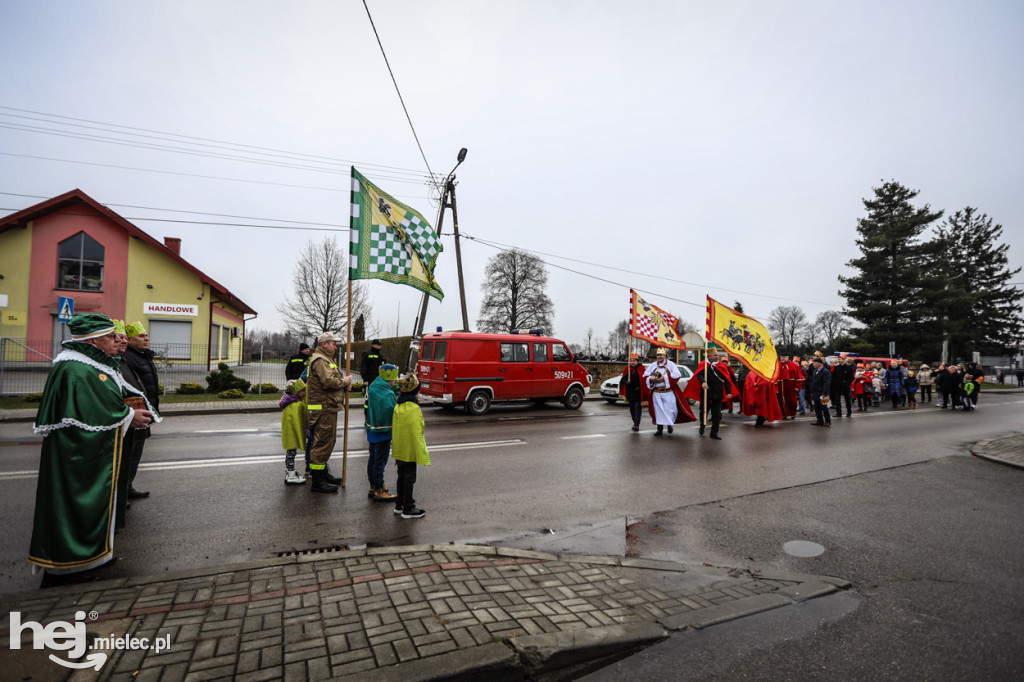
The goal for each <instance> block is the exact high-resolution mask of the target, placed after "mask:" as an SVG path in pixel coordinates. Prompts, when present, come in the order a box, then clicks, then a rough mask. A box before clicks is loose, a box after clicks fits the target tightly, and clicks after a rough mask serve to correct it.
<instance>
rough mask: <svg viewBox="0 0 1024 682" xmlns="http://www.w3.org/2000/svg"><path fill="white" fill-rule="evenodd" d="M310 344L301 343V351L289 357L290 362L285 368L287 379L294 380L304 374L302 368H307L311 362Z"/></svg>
mask: <svg viewBox="0 0 1024 682" xmlns="http://www.w3.org/2000/svg"><path fill="white" fill-rule="evenodd" d="M309 354H310V350H309V346H308V345H307V344H305V343H300V344H299V352H298V353H296V354H295V355H293V356H291V357H290V358H288V364H287V365H285V368H284V378H285V381H294V380H295V379H298V378H299V377H300V376H302V370H304V369H306V363H307V362H309Z"/></svg>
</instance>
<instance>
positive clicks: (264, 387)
mask: <svg viewBox="0 0 1024 682" xmlns="http://www.w3.org/2000/svg"><path fill="white" fill-rule="evenodd" d="M280 390H281V389H279V388H278V387H277V386H275V385H274V384H253V385H252V388H250V389H249V393H278V392H279V391H280Z"/></svg>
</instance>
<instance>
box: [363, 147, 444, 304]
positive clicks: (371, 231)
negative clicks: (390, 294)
mask: <svg viewBox="0 0 1024 682" xmlns="http://www.w3.org/2000/svg"><path fill="white" fill-rule="evenodd" d="M350 225H351V235H350V238H349V266H348V277H349V279H383V280H385V281H387V282H392V283H394V284H407V285H408V286H411V287H414V288H416V289H419V290H420V291H422V292H425V293H427V294H430V295H431V296H433V297H434V298H436V299H437V300H439V301H440V300H442V299H444V292H443V291H441V287H440V286H439V285H438V283H437V280H436V279H434V265H435V264H436V263H437V257H438V255H439V254H440V253H441V251H442V250H443V247H442V246H441V241H440V240H439V239H438V237H437V233H436V232H434V230H433V228H431V227H430V223H428V222H427V220H426V218H424V217H423V216H422V215H420V214H419V213H417V212H416V211H414V210H413V209H411V208H409V207H408V206H406V205H405V204H403V203H401V202H400V201H396V200H395V199H394V197H392V196H391V195H390V194H388V193H387V192H384V191H383V190H381V189H380V188H379V187H377V186H376V185H374V184H373V183H372V182H370V181H369V180H367V179H366V178H365V177H363V175H362V174H361V173H360V172H359V171H357V170H356V169H355V167H353V168H352V217H351V223H350Z"/></svg>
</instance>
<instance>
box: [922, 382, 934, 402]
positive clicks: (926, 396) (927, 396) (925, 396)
mask: <svg viewBox="0 0 1024 682" xmlns="http://www.w3.org/2000/svg"><path fill="white" fill-rule="evenodd" d="M931 401H932V385H931V384H927V385H925V386H921V402H922V403H930V402H931Z"/></svg>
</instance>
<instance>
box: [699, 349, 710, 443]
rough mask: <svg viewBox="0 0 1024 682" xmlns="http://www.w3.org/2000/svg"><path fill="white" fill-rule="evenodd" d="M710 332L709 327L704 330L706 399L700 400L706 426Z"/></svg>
mask: <svg viewBox="0 0 1024 682" xmlns="http://www.w3.org/2000/svg"><path fill="white" fill-rule="evenodd" d="M708 367H709V364H708V334H707V329H705V330H704V400H702V401H701V402H700V409H701V411H702V412H704V420H703V424H704V426H705V427H707V425H708Z"/></svg>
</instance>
